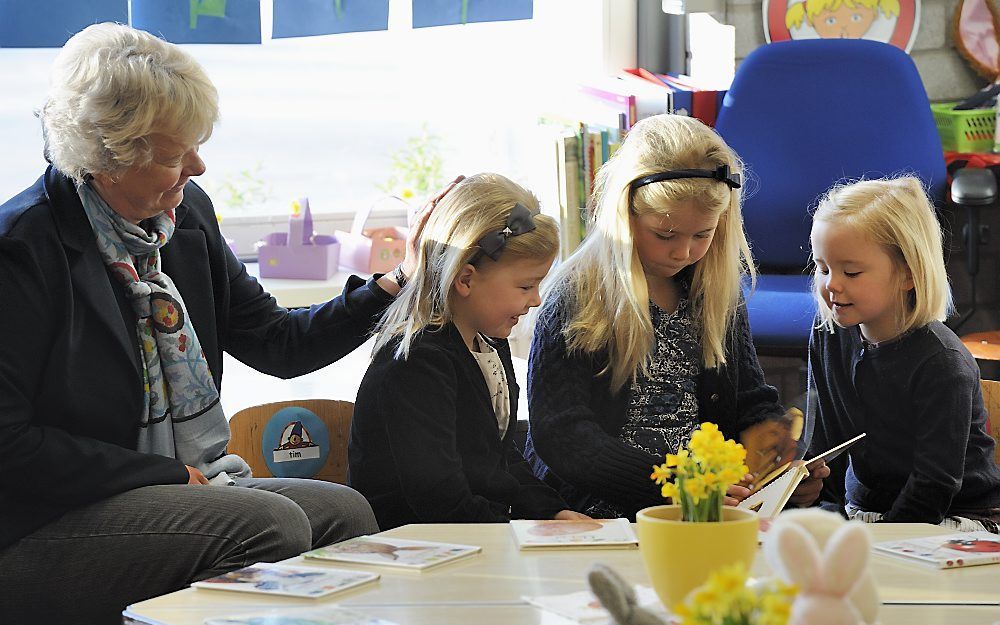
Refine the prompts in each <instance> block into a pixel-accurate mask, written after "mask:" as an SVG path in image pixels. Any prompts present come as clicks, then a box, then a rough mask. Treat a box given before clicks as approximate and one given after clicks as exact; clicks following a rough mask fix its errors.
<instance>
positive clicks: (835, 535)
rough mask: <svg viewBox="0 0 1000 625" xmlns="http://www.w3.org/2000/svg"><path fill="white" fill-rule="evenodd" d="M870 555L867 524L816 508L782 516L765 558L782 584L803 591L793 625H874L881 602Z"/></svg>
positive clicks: (769, 535) (766, 542) (795, 606)
mask: <svg viewBox="0 0 1000 625" xmlns="http://www.w3.org/2000/svg"><path fill="white" fill-rule="evenodd" d="M870 554H871V537H870V535H869V533H868V529H867V528H866V527H865V525H864V524H863V523H858V522H855V521H851V522H847V521H844V520H843V519H842V518H841V517H840V516H839V515H837V514H834V513H832V512H826V511H823V510H819V509H815V508H810V509H804V510H788V511H785V512H783V513H781V514H780V515H778V518H777V519H775V521H774V524H773V525H771V529H770V531H768V533H767V537H766V538H765V539H764V555H765V557H766V558H767V563H768V564H769V565H770V567H771V569H772V570H773V571H774V572H775V573H776V574H777V575H778V576H779V577H780V578H781V579H783V580H784V581H785V582H788V583H791V584H795V585H796V586H798V588H799V593H798V596H796V598H795V603H794V604H793V606H792V615H791V618H790V620H789V622H788V623H789V625H874V623H876V622H877V620H878V609H879V599H878V593H877V592H876V590H875V584H874V582H873V581H872V578H871V574H870V573H869V571H868V560H869V557H870Z"/></svg>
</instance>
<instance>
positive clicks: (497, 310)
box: [349, 174, 581, 529]
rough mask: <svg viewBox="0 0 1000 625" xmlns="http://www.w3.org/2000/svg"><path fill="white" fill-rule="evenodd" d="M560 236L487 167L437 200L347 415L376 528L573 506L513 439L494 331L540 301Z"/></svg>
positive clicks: (513, 386) (510, 400)
mask: <svg viewBox="0 0 1000 625" xmlns="http://www.w3.org/2000/svg"><path fill="white" fill-rule="evenodd" d="M558 240H559V235H558V229H557V227H556V224H555V222H554V221H553V220H552V219H551V218H549V217H546V216H543V215H539V214H538V200H537V199H536V198H535V197H534V196H533V195H532V194H531V193H530V192H528V191H526V190H525V189H523V188H521V187H520V186H518V185H516V184H514V183H513V182H511V181H510V180H508V179H507V178H504V177H503V176H500V175H497V174H479V175H476V176H472V177H470V178H466V179H465V180H463V181H462V182H460V183H459V184H458V185H457V186H455V188H454V189H452V190H451V191H450V192H448V193H447V194H446V195H445V196H444V197H443V198H442V199H441V200H440V202H438V204H437V206H436V208H435V209H434V211H433V213H432V214H431V216H430V218H429V219H428V221H427V224H426V226H425V227H424V230H423V232H422V234H421V241H420V249H419V255H418V260H417V269H416V271H415V272H414V274H413V276H412V277H411V279H410V280H409V281H408V282H407V283H406V285H405V286H404V288H403V290H402V292H401V293H400V294H399V296H398V297H397V299H396V300H395V301H394V302H393V303H392V304H391V305H390V306H389V308H388V309H387V310H386V312H385V314H384V316H383V317H382V320H381V323H380V324H379V336H378V340H377V342H376V347H375V350H376V351H375V356H374V358H373V360H372V364H371V366H370V367H369V369H368V372H367V373H366V374H365V377H364V379H363V380H362V382H361V387H360V389H359V391H358V398H357V402H356V404H355V408H354V419H353V422H352V424H351V439H350V444H349V481H350V483H351V485H352V486H353V487H354V488H356V489H357V490H359V491H360V492H361V493H363V494H364V495H365V496H366V497H367V498H368V500H369V501H370V502H371V504H372V508H373V509H374V510H375V515H376V518H377V520H378V523H379V526H380V527H381V528H382V529H388V528H391V527H396V526H399V525H403V524H406V523H469V522H506V521H508V520H509V519H511V518H536V519H551V518H578V517H579V516H581V515H577V514H576V513H573V512H571V511H569V510H567V505H566V503H565V502H564V501H563V500H562V498H560V497H559V496H558V495H557V494H556V493H555V491H553V490H552V489H551V488H549V487H548V486H545V485H544V484H542V483H541V482H540V481H539V480H537V479H536V478H535V477H534V476H533V475H532V474H531V470H530V468H529V467H528V465H527V463H526V462H525V461H524V458H523V456H522V455H521V452H520V451H519V450H518V449H517V448H516V447H515V445H514V440H513V436H514V430H515V428H516V424H517V397H518V386H517V383H516V382H515V380H514V370H513V364H512V362H511V356H510V348H509V347H508V345H507V340H506V339H507V337H508V336H509V334H510V331H511V330H512V329H513V327H514V326H515V325H516V324H517V322H518V319H519V318H520V317H521V316H522V315H524V314H525V313H527V312H528V311H529V310H530V309H531V308H532V307H534V306H537V305H538V304H539V302H540V299H539V294H538V288H539V284H540V282H541V281H542V278H544V277H545V275H546V274H547V273H548V270H549V268H550V267H551V265H552V262H553V260H554V259H555V254H556V251H557V249H558V245H559V243H558Z"/></svg>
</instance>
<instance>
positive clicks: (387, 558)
mask: <svg viewBox="0 0 1000 625" xmlns="http://www.w3.org/2000/svg"><path fill="white" fill-rule="evenodd" d="M481 551H482V547H477V546H475V545H456V544H452V543H438V542H430V541H425V540H406V539H403V538H394V537H390V536H358V537H357V538H352V539H350V540H345V541H344V542H341V543H337V544H335V545H329V546H327V547H320V548H319V549H313V550H312V551H307V552H305V553H304V554H302V555H304V556H305V557H306V558H312V559H316V560H332V561H334V562H353V563H356V564H373V565H377V566H391V567H398V568H404V569H412V570H416V571H422V570H424V569H427V568H430V567H432V566H438V565H440V564H444V563H446V562H453V561H455V560H458V559H461V558H465V557H468V556H471V555H474V554H477V553H479V552H481Z"/></svg>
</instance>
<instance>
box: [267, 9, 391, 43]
mask: <svg viewBox="0 0 1000 625" xmlns="http://www.w3.org/2000/svg"><path fill="white" fill-rule="evenodd" d="M388 28H389V0H274V27H273V31H272V34H271V37H272V38H274V39H281V38H284V37H311V36H314V35H336V34H340V33H357V32H364V31H371V30H387V29H388Z"/></svg>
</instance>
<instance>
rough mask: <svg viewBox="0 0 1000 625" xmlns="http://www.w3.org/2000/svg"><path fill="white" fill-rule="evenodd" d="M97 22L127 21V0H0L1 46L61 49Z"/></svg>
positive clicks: (124, 22)
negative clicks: (84, 0)
mask: <svg viewBox="0 0 1000 625" xmlns="http://www.w3.org/2000/svg"><path fill="white" fill-rule="evenodd" d="M99 22H119V23H121V24H126V23H128V0H88V1H87V2H81V1H80V0H0V48H61V47H62V46H63V44H64V43H66V40H67V39H69V38H70V37H72V36H73V35H75V34H76V33H78V32H80V31H81V30H83V29H84V28H86V27H87V26H90V25H91V24H97V23H99Z"/></svg>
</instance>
